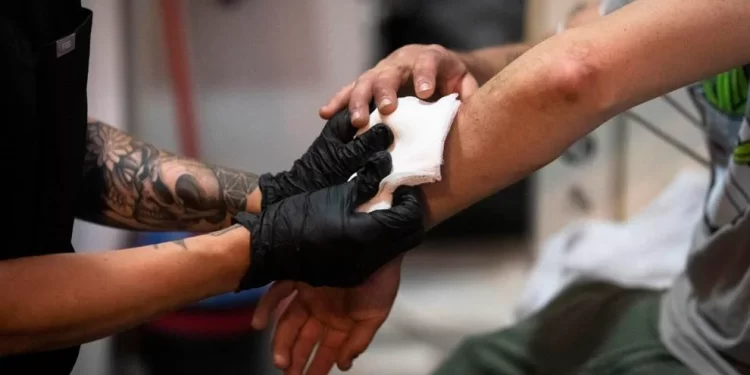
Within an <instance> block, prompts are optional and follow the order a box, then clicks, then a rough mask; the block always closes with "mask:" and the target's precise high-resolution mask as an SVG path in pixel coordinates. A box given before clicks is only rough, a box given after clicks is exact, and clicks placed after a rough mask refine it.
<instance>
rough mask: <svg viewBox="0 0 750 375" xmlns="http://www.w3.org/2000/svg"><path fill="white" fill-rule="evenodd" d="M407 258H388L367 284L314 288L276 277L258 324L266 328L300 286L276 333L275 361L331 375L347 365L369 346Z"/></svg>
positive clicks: (296, 374)
mask: <svg viewBox="0 0 750 375" xmlns="http://www.w3.org/2000/svg"><path fill="white" fill-rule="evenodd" d="M401 260H402V258H399V259H397V260H394V261H392V262H391V263H388V264H387V265H385V266H384V267H383V268H381V269H380V270H378V272H376V273H375V274H373V275H372V277H370V279H368V281H367V282H365V284H363V285H361V286H358V287H355V288H348V289H341V288H327V287H324V288H314V287H311V286H309V285H307V284H304V283H295V282H291V281H281V282H277V283H275V284H274V285H273V286H272V287H271V289H270V290H269V291H268V293H267V294H266V295H265V296H264V297H263V299H261V301H260V303H259V305H258V308H257V310H256V313H255V317H254V318H253V326H254V327H255V328H256V329H262V328H264V327H265V326H266V325H267V324H268V318H269V316H270V314H271V312H272V311H273V310H274V309H276V307H277V306H279V305H280V304H281V303H282V301H283V300H284V299H285V298H287V297H289V296H290V295H291V294H292V293H294V292H295V291H296V294H295V295H294V296H293V297H292V298H291V301H290V302H289V304H288V305H287V307H286V309H285V311H284V312H283V314H282V315H281V318H280V319H279V322H278V325H277V327H276V332H275V334H274V339H273V353H274V364H275V365H276V367H278V368H279V369H282V370H284V373H285V374H286V375H301V374H302V372H303V371H304V369H305V367H306V366H307V363H308V360H309V358H310V356H311V354H312V352H313V349H314V348H315V346H316V345H319V347H318V350H317V351H316V352H315V358H314V359H313V360H312V363H311V364H310V366H309V368H308V370H307V372H306V374H307V375H325V374H328V373H329V372H330V370H331V369H332V368H333V365H334V364H338V367H339V369H341V370H343V371H346V370H348V369H349V368H351V366H352V362H353V361H354V359H355V358H356V357H357V356H358V355H360V354H361V353H362V352H364V351H365V349H367V347H368V346H369V345H370V342H371V341H372V339H373V337H374V336H375V333H376V332H377V330H378V329H379V328H380V326H381V325H382V324H383V322H384V321H385V319H386V318H387V317H388V314H389V313H390V311H391V307H392V306H393V301H394V300H395V299H396V293H397V292H398V286H399V283H400V281H401Z"/></svg>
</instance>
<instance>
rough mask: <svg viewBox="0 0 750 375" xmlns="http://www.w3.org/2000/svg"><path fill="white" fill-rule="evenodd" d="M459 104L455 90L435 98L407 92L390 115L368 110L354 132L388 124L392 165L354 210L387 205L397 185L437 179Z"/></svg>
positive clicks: (373, 208) (411, 184)
mask: <svg viewBox="0 0 750 375" xmlns="http://www.w3.org/2000/svg"><path fill="white" fill-rule="evenodd" d="M460 105H461V101H460V100H459V99H458V94H451V95H447V96H444V97H442V98H441V99H440V100H438V101H436V102H427V101H424V100H421V99H419V98H416V97H413V96H410V97H403V98H399V99H398V107H397V108H396V111H395V112H393V113H392V114H390V115H387V116H386V115H381V114H380V112H379V111H378V110H377V109H376V110H375V111H373V112H372V114H371V115H370V123H369V125H368V126H366V127H364V128H362V129H361V130H360V131H359V132H357V136H360V135H361V134H363V133H365V132H367V131H368V130H369V129H370V128H371V127H373V126H375V125H376V124H379V123H383V124H385V125H386V126H388V127H389V128H390V129H391V132H392V133H393V144H391V147H390V148H389V149H388V151H389V152H390V153H391V158H392V161H393V169H392V170H391V173H390V174H389V175H388V176H386V177H385V178H384V179H383V181H382V182H381V183H380V189H379V191H378V194H377V195H376V196H375V197H374V198H372V199H371V200H369V201H368V202H367V203H365V204H363V205H361V206H359V207H358V208H357V211H360V212H372V211H375V210H381V209H388V208H390V207H391V202H392V200H393V192H394V191H395V190H396V188H398V187H399V186H402V185H407V186H417V185H421V184H425V183H432V182H436V181H440V178H441V171H440V168H441V166H442V164H443V148H444V146H445V139H446V137H447V136H448V132H449V131H450V127H451V124H453V120H454V118H455V117H456V113H457V112H458V108H459V107H460ZM352 178H354V176H352Z"/></svg>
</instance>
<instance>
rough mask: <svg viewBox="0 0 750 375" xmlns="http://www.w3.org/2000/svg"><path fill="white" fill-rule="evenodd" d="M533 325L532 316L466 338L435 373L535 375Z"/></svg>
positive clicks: (458, 374) (437, 374) (448, 374)
mask: <svg viewBox="0 0 750 375" xmlns="http://www.w3.org/2000/svg"><path fill="white" fill-rule="evenodd" d="M534 325H535V321H534V319H530V320H526V321H524V322H521V323H519V324H516V325H514V326H511V327H509V328H507V329H503V330H500V331H496V332H492V333H489V334H486V335H480V336H475V337H470V338H467V339H465V340H464V341H463V342H462V343H461V344H460V345H459V347H458V348H457V349H456V351H455V352H453V354H451V355H450V356H449V357H448V358H447V359H446V360H445V361H444V362H443V363H442V364H441V365H440V367H439V368H438V369H437V371H436V372H435V374H436V375H473V374H503V375H533V374H536V371H535V370H534V369H535V367H534V364H533V361H532V358H531V353H529V350H528V344H529V340H530V339H531V335H532V332H533V331H534Z"/></svg>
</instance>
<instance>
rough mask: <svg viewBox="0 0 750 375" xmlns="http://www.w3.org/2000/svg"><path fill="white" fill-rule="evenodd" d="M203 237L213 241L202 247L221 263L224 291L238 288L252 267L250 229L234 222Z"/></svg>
mask: <svg viewBox="0 0 750 375" xmlns="http://www.w3.org/2000/svg"><path fill="white" fill-rule="evenodd" d="M202 237H204V238H205V240H207V241H211V243H209V244H206V246H201V247H200V248H205V249H207V251H210V252H211V253H212V255H213V256H215V257H216V259H218V261H219V263H220V264H221V267H220V269H221V273H220V275H221V277H220V282H221V290H222V292H233V291H235V290H237V286H238V285H239V284H240V281H241V280H242V278H243V277H244V276H245V274H246V273H247V270H248V268H249V267H250V262H251V259H250V258H251V257H250V243H251V234H250V231H248V230H247V229H246V228H244V227H243V226H241V225H239V224H234V225H231V226H229V227H228V228H225V229H222V230H219V231H216V232H213V233H210V234H207V235H205V236H202Z"/></svg>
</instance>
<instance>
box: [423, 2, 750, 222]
mask: <svg viewBox="0 0 750 375" xmlns="http://www.w3.org/2000/svg"><path fill="white" fill-rule="evenodd" d="M748 17H750V3H748V2H747V1H743V0H733V1H722V2H698V1H696V2H684V1H682V0H663V1H656V2H647V1H641V2H635V3H633V4H631V5H630V6H628V7H625V8H623V9H621V10H619V11H617V12H615V13H613V14H612V15H609V16H607V17H603V18H602V19H600V20H598V21H595V22H592V23H590V24H586V25H583V26H580V27H577V28H574V29H571V30H568V31H566V32H564V33H562V34H560V35H556V36H554V37H552V38H550V39H548V40H546V41H544V42H542V43H540V44H538V45H537V46H535V47H534V48H532V49H531V50H529V51H528V52H526V53H525V54H524V55H522V56H521V57H519V58H518V59H517V60H516V61H515V62H514V63H512V64H511V65H510V66H508V67H507V68H506V69H504V70H502V71H501V72H500V73H499V74H498V75H497V76H495V77H494V78H493V79H491V80H490V81H489V82H488V83H487V84H485V85H484V86H482V87H481V88H480V89H479V90H478V91H477V92H476V93H475V94H474V95H472V96H471V97H470V98H468V99H467V100H466V101H465V102H464V103H463V105H462V106H461V108H460V110H459V113H458V115H457V118H456V121H455V123H454V125H453V127H452V129H451V131H450V134H449V136H448V139H447V141H446V147H445V163H444V165H443V174H444V177H443V179H442V181H440V182H438V183H435V184H428V185H425V186H424V192H425V195H426V197H427V202H428V216H429V220H428V225H430V226H432V225H435V224H437V223H439V222H440V221H442V220H444V219H445V218H447V217H449V216H451V215H453V214H455V213H456V212H458V211H460V210H462V209H464V208H466V207H468V206H470V205H471V204H473V203H475V202H477V201H478V200H480V199H482V198H484V197H486V196H488V195H490V194H492V193H494V192H496V191H498V190H499V189H502V188H503V187H505V186H508V185H509V184H511V183H513V182H515V181H517V180H518V179H521V178H523V177H525V176H527V175H529V174H530V173H532V172H534V171H536V170H537V169H539V168H540V167H542V166H544V165H546V164H547V163H549V162H551V161H552V160H554V159H555V158H556V157H558V156H559V155H560V154H561V153H562V152H563V151H564V150H565V149H567V148H568V147H569V146H570V145H571V144H572V143H573V142H575V141H576V140H577V139H579V138H580V137H581V136H583V135H585V134H586V133H588V132H590V131H592V130H593V129H594V128H596V127H597V126H599V125H600V124H602V123H604V122H605V121H606V120H607V119H609V118H611V117H612V116H613V115H615V114H617V113H618V112H620V111H622V110H624V109H627V108H629V107H632V106H634V105H636V104H639V103H641V102H643V101H646V100H649V99H651V98H654V97H656V96H658V95H661V94H664V93H667V92H670V91H672V90H674V89H677V88H680V87H683V86H684V85H686V84H689V83H691V82H695V81H698V80H700V79H703V78H705V77H708V76H710V75H712V74H716V73H719V72H721V71H724V70H727V69H729V68H731V67H733V66H738V65H741V64H743V63H746V62H748V61H750V37H749V36H750V25H748V24H747V22H743V21H742V20H743V18H744V19H748ZM665 20H668V22H666V21H665ZM727 24H731V25H733V27H734V28H735V29H734V30H733V32H732V33H727V32H725V30H724V29H723V27H722V25H727ZM696 53H699V54H705V55H706V56H710V58H696V57H699V56H696ZM468 166H470V167H468Z"/></svg>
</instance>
